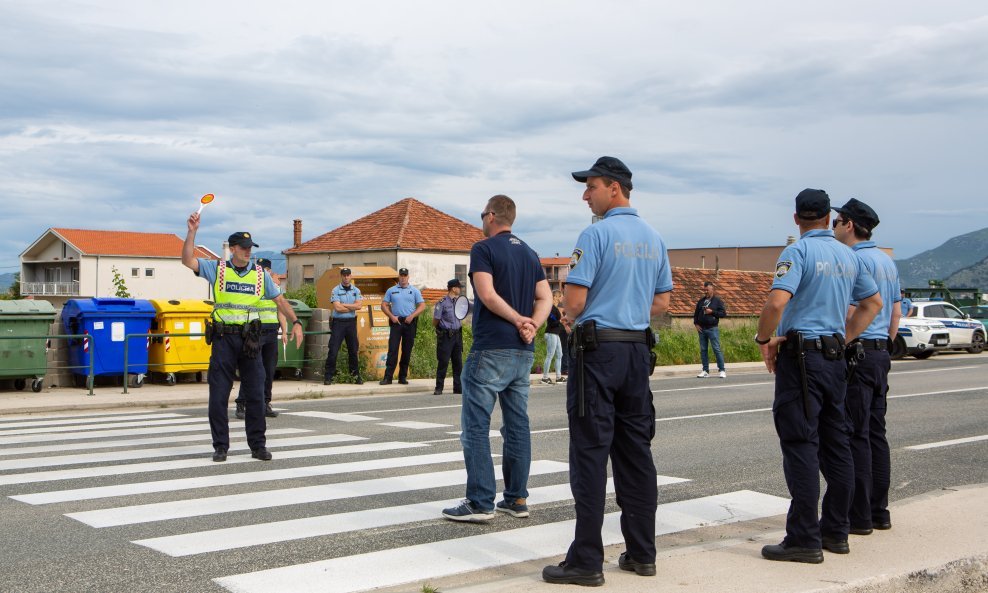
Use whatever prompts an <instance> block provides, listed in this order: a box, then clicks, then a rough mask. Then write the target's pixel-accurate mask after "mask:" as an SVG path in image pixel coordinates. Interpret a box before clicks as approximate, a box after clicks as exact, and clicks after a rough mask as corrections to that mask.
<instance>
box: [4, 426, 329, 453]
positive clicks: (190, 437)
mask: <svg viewBox="0 0 988 593" xmlns="http://www.w3.org/2000/svg"><path fill="white" fill-rule="evenodd" d="M303 432H312V431H311V430H309V429H305V428H269V429H268V430H267V432H266V433H265V434H266V435H267V436H277V435H285V434H300V433H303ZM230 438H231V439H235V440H239V439H245V438H247V436H246V435H245V434H243V433H242V432H231V433H230ZM188 442H203V443H205V444H206V447H207V449H208V447H210V446H211V445H210V443H211V440H210V438H209V436H206V437H205V440H203V435H202V430H201V429H200V431H199V434H183V435H177V436H170V437H151V438H144V439H121V440H118V441H95V442H88V443H86V445H85V449H86V450H91V449H113V448H116V447H143V446H146V445H164V444H167V443H188ZM80 448H83V446H82V445H80V444H79V443H63V444H61V445H38V446H37V447H20V448H17V449H0V457H6V456H14V455H28V454H31V455H37V454H38V453H57V452H60V451H78V450H79V449H80Z"/></svg>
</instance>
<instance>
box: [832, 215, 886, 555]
mask: <svg viewBox="0 0 988 593" xmlns="http://www.w3.org/2000/svg"><path fill="white" fill-rule="evenodd" d="M834 210H836V211H837V216H836V217H835V218H834V235H835V236H836V237H837V240H838V241H840V242H841V243H843V244H845V245H847V246H848V247H850V248H851V249H853V250H854V253H855V254H856V255H857V256H858V259H859V260H860V265H861V266H862V267H863V268H864V270H865V272H866V273H867V274H868V275H869V276H871V277H872V279H874V281H875V284H877V285H878V293H879V294H880V295H881V297H882V310H881V311H880V312H879V313H878V315H876V316H875V319H874V320H873V321H872V322H871V324H870V325H868V327H867V328H866V329H865V330H864V331H863V332H861V338H860V339H859V340H857V343H859V344H860V345H861V352H860V354H861V355H863V358H861V359H860V360H857V365H856V368H854V371H853V372H851V373H850V377H849V379H848V382H847V401H846V404H845V407H846V408H847V416H848V419H849V420H850V421H851V459H852V460H853V462H854V497H853V498H852V499H851V510H850V513H849V514H848V520H849V521H850V524H851V528H850V532H851V533H853V534H854V535H868V534H870V533H871V532H872V529H891V527H892V520H891V516H890V515H889V510H888V503H889V500H888V499H889V484H890V481H891V477H892V459H891V454H890V452H889V442H888V437H887V436H886V429H885V412H886V409H887V406H888V401H887V395H888V390H889V384H888V376H889V371H890V370H892V360H891V357H890V355H889V345H890V344H892V342H894V341H895V336H896V333H897V332H898V330H899V318H900V317H901V315H902V308H901V307H900V306H899V300H900V299H901V298H902V297H901V296H900V295H901V291H900V290H899V271H898V268H896V266H895V262H893V261H892V258H891V257H889V256H888V255H887V254H886V253H885V252H884V251H882V250H881V249H879V248H878V246H877V245H876V243H875V242H874V241H872V240H871V235H872V231H873V230H874V228H875V227H876V226H878V222H879V221H878V214H877V213H875V211H874V210H873V209H872V208H871V206H869V205H868V204H865V203H864V202H861V201H859V200H856V199H854V198H852V199H850V200H848V202H847V203H846V204H844V205H843V206H841V207H840V208H834ZM855 305H856V303H852V305H851V308H852V309H854V308H855Z"/></svg>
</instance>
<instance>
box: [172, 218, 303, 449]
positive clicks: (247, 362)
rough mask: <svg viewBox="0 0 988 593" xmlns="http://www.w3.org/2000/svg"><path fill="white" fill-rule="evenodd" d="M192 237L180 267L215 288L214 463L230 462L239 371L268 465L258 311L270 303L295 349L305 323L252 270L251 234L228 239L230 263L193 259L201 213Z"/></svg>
mask: <svg viewBox="0 0 988 593" xmlns="http://www.w3.org/2000/svg"><path fill="white" fill-rule="evenodd" d="M188 229H189V230H188V233H187V234H186V236H185V243H184V244H183V245H182V264H184V265H185V267H187V268H189V269H190V270H192V271H193V272H195V273H196V275H197V276H199V277H201V278H203V279H204V280H206V281H207V282H209V283H210V284H211V285H212V287H213V299H214V301H215V304H214V305H213V313H212V319H213V322H212V324H211V325H210V330H211V331H210V332H209V333H210V336H211V341H212V346H213V350H212V355H211V356H210V357H209V429H210V431H211V432H212V436H213V461H226V452H227V450H228V449H229V448H230V426H229V419H228V417H227V406H228V405H229V402H230V389H231V388H232V387H233V379H234V373H235V372H237V371H239V372H240V382H241V384H242V385H243V386H244V387H245V392H244V397H245V402H244V404H245V407H246V410H245V411H246V421H247V422H246V427H245V428H246V432H247V444H248V445H249V446H250V450H251V456H252V457H253V458H254V459H260V460H262V461H270V460H271V453H270V452H269V451H268V450H267V447H266V446H265V445H266V441H265V438H264V431H265V420H264V365H263V364H262V362H261V358H260V357H259V356H258V355H259V352H260V349H261V330H260V318H259V309H260V308H262V307H263V305H262V302H263V300H264V299H268V300H270V301H272V302H273V303H274V305H275V306H276V307H277V309H278V311H280V312H281V314H282V315H284V316H285V319H287V320H288V321H290V322H291V324H292V337H293V338H294V339H295V345H296V346H301V345H302V322H301V321H299V320H298V319H297V318H296V317H295V312H294V311H293V310H292V307H291V305H289V304H288V301H287V300H286V299H285V297H284V295H282V294H281V292H280V290H279V289H278V287H277V286H275V284H274V281H272V280H271V275H270V274H268V273H267V272H265V271H264V270H262V269H261V267H260V266H251V265H250V251H251V249H252V248H253V247H257V243H254V240H253V239H252V238H251V236H250V233H245V232H238V233H233V234H232V235H230V238H229V239H228V242H229V244H230V255H231V257H230V259H229V260H227V261H221V262H218V261H215V260H209V259H205V258H198V259H197V258H196V257H195V240H196V231H198V229H199V214H198V213H193V214H192V215H191V216H189V220H188Z"/></svg>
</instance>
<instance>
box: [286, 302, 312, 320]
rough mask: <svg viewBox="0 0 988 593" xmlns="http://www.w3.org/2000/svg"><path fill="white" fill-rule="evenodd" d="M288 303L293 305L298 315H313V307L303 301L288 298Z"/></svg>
mask: <svg viewBox="0 0 988 593" xmlns="http://www.w3.org/2000/svg"><path fill="white" fill-rule="evenodd" d="M288 304H289V305H291V306H292V309H293V310H294V311H295V316H296V317H312V307H310V306H308V305H306V304H305V303H303V302H302V301H297V300H295V299H288Z"/></svg>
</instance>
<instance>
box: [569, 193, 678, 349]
mask: <svg viewBox="0 0 988 593" xmlns="http://www.w3.org/2000/svg"><path fill="white" fill-rule="evenodd" d="M570 265H571V266H573V269H571V270H570V271H569V275H568V276H567V277H566V282H567V284H576V285H579V286H585V287H587V288H588V291H587V303H586V307H585V308H584V309H583V313H581V314H580V317H579V319H577V322H578V323H583V322H584V321H590V320H593V321H594V322H595V323H596V324H597V325H598V326H599V327H602V328H609V329H628V330H641V329H645V328H647V327H648V326H649V320H650V317H651V314H650V312H651V309H652V299H653V298H654V297H655V295H657V294H659V293H663V292H669V291H671V290H672V270H671V268H670V267H669V256H668V255H667V253H666V246H665V243H664V242H663V241H662V236H661V235H659V233H658V231H656V230H655V229H653V228H652V227H651V226H650V225H649V224H648V223H647V222H645V221H644V220H642V219H641V218H640V217H639V216H638V211H637V210H635V209H634V208H611V209H610V210H608V211H607V214H605V215H604V219H603V220H601V221H600V222H598V223H597V224H593V225H590V226H589V227H587V228H586V229H585V230H584V231H583V232H582V233H580V238H579V239H577V240H576V249H575V250H573V257H572V259H571V261H570Z"/></svg>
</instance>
